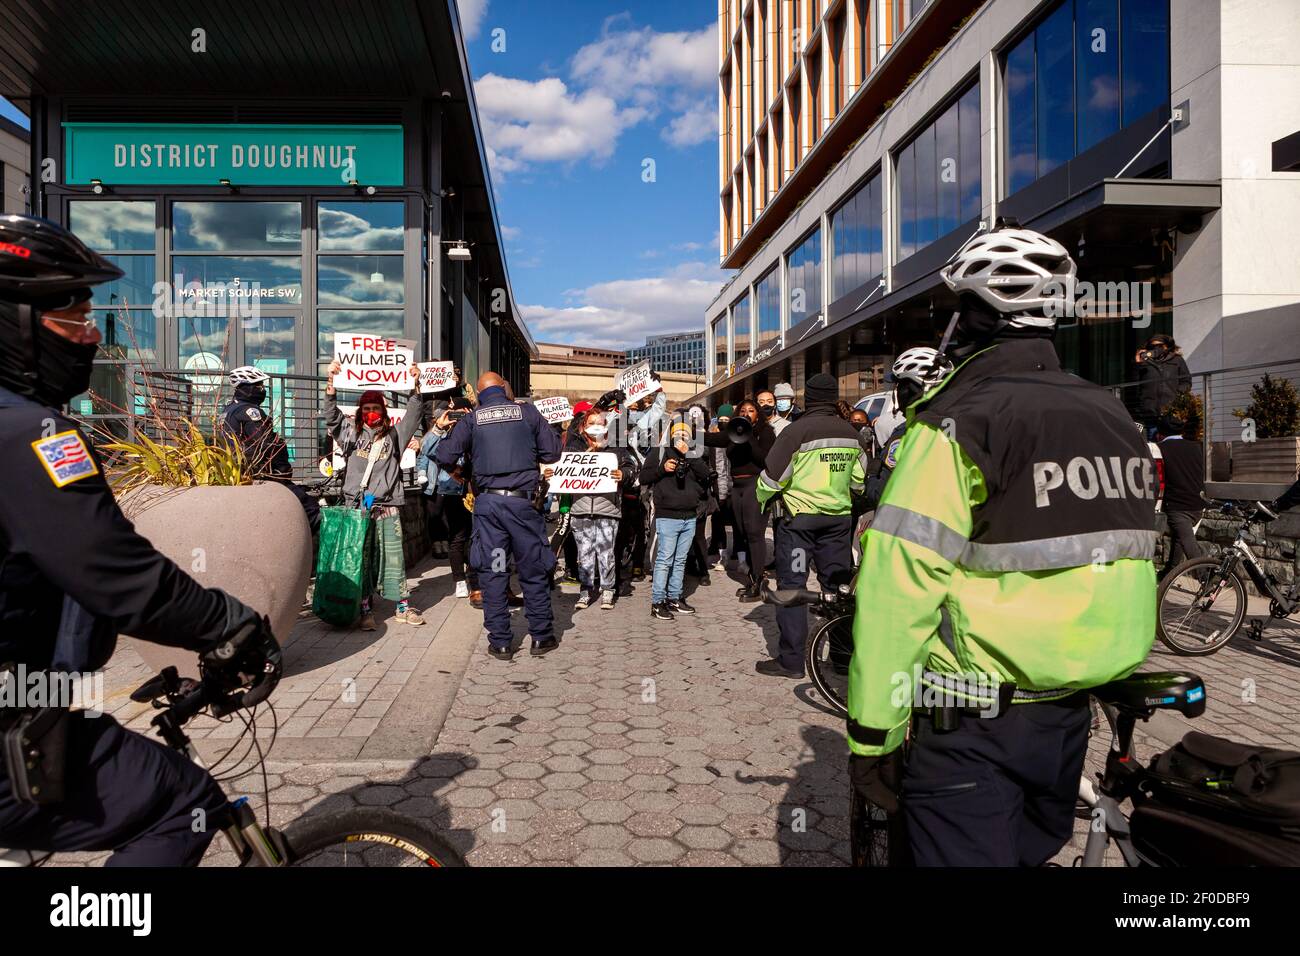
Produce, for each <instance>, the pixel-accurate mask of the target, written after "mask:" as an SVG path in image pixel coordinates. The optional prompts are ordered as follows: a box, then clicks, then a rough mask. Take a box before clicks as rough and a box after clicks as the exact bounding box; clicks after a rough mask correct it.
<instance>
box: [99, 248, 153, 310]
mask: <svg viewBox="0 0 1300 956" xmlns="http://www.w3.org/2000/svg"><path fill="white" fill-rule="evenodd" d="M104 258H106V259H108V261H109V262H111V263H113V265H115V266H117V267H118V268H119V269H121V270H122V271H123V272H124V273H126V274H125V275H124V276H122V278H120V279H114V280H113V281H112V282H104V283H101V284H100V285H97V286H92V287H91V299H90V302H91V304H92V305H132V306H142V305H147V306H150V307H152V306H153V300H154V294H153V284H154V281H155V278H154V257H153V256H105V257H104Z"/></svg>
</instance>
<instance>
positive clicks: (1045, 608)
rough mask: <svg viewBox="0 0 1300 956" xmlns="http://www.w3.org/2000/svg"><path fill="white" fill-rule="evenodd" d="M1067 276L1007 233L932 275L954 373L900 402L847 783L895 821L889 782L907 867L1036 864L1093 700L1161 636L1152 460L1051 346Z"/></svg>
mask: <svg viewBox="0 0 1300 956" xmlns="http://www.w3.org/2000/svg"><path fill="white" fill-rule="evenodd" d="M1074 271H1075V267H1074V262H1073V261H1072V260H1071V259H1070V256H1069V254H1068V253H1067V252H1066V251H1065V249H1064V247H1062V246H1061V244H1060V243H1058V242H1056V241H1054V240H1052V239H1050V238H1048V237H1047V236H1044V235H1041V234H1040V233H1037V232H1033V231H1031V230H1026V229H1020V228H1018V227H1015V226H1011V225H1007V224H1005V223H1002V222H999V223H998V225H996V226H995V227H994V229H993V230H991V231H989V232H987V233H983V234H980V235H977V236H975V237H974V238H972V239H971V240H970V241H969V242H967V243H966V245H965V246H963V247H962V248H961V249H960V250H959V251H958V252H957V254H956V255H955V256H954V257H953V260H952V261H951V262H950V264H948V265H947V266H945V267H944V268H943V270H942V271H941V273H940V274H941V275H942V277H943V279H944V281H945V282H946V283H947V284H948V286H949V288H951V289H953V290H954V291H955V292H956V293H957V294H958V296H959V311H958V312H957V313H956V314H955V315H954V320H953V328H954V333H953V339H952V341H953V342H954V343H956V345H955V347H954V348H952V349H948V350H946V354H949V355H951V356H953V358H954V359H959V360H964V361H962V363H961V364H960V365H958V367H957V369H956V371H955V372H953V374H952V375H951V376H950V377H949V378H948V379H947V380H946V381H945V382H944V383H943V384H942V385H941V386H940V387H938V388H935V389H932V390H931V391H929V392H928V393H926V395H925V396H924V397H923V398H921V400H920V401H918V402H916V403H915V404H913V405H912V406H911V407H910V408H908V409H907V418H908V419H909V426H908V429H907V432H906V433H905V435H904V437H903V442H902V445H901V446H900V447H899V450H898V467H897V468H896V469H895V471H894V474H893V477H892V478H891V479H890V481H889V484H888V486H887V487H886V488H885V492H884V496H883V497H882V499H881V502H880V506H879V508H878V509H877V510H876V517H875V520H874V522H873V523H872V526H871V529H870V530H869V531H868V532H867V533H866V535H865V537H864V544H863V554H862V565H861V569H860V571H859V584H858V588H857V611H856V614H855V616H854V622H853V637H854V651H853V658H852V662H851V665H850V668H849V686H848V708H849V719H848V742H849V748H850V749H851V750H852V752H853V757H852V758H851V760H850V776H851V778H852V780H853V784H854V788H855V790H856V792H857V794H858V796H859V800H860V801H861V800H868V801H871V802H873V803H875V804H877V805H879V806H882V807H884V808H885V809H887V810H894V809H897V806H898V801H897V798H896V793H897V790H898V782H899V776H900V769H901V789H902V793H903V796H904V799H903V800H902V808H903V817H904V819H905V821H906V829H907V835H908V839H907V842H908V844H909V846H910V849H911V852H912V855H913V857H914V859H915V862H916V863H918V864H921V865H956V866H975V865H985V866H1016V865H1026V866H1039V865H1041V864H1043V863H1044V862H1046V861H1047V860H1050V859H1051V858H1052V856H1053V855H1054V854H1055V853H1057V852H1058V851H1059V850H1060V848H1061V847H1062V846H1063V845H1064V844H1065V842H1066V840H1068V839H1069V837H1070V834H1071V832H1072V830H1073V823H1074V805H1075V798H1076V796H1077V793H1078V785H1079V776H1080V773H1081V772H1082V769H1083V761H1084V756H1085V751H1086V748H1087V739H1088V725H1089V711H1088V693H1087V689H1088V688H1090V687H1096V686H1098V685H1100V684H1105V683H1106V682H1108V681H1111V680H1114V679H1116V678H1119V677H1123V676H1125V675H1127V674H1129V673H1131V672H1132V671H1133V670H1134V669H1135V668H1136V667H1137V666H1138V665H1139V664H1141V663H1142V661H1143V660H1144V659H1145V658H1146V656H1147V653H1148V651H1149V650H1150V648H1151V643H1152V640H1153V638H1154V636H1155V594H1156V577H1155V571H1154V568H1153V566H1152V557H1153V556H1154V553H1155V546H1156V539H1157V534H1156V531H1155V487H1154V476H1155V469H1154V463H1153V462H1152V460H1151V455H1150V453H1149V452H1148V451H1147V446H1146V442H1145V441H1144V440H1143V437H1142V435H1141V433H1140V432H1139V431H1138V430H1136V429H1134V428H1133V424H1132V421H1131V420H1130V418H1129V415H1128V412H1127V411H1126V410H1125V408H1124V406H1123V405H1122V404H1120V402H1118V401H1117V400H1116V399H1115V397H1114V396H1113V395H1111V394H1110V393H1109V392H1107V391H1106V390H1105V389H1102V388H1099V387H1098V386H1096V385H1093V384H1091V383H1089V382H1086V381H1084V380H1083V379H1080V378H1077V377H1075V376H1073V375H1070V374H1068V373H1067V372H1065V371H1064V370H1062V368H1061V364H1060V360H1059V359H1058V358H1057V354H1056V350H1055V349H1054V348H1053V345H1052V335H1053V333H1054V330H1055V324H1056V323H1055V319H1053V318H1052V317H1051V316H1052V315H1054V314H1056V311H1057V310H1056V308H1055V306H1056V305H1057V297H1059V296H1060V295H1061V294H1062V292H1063V290H1065V289H1069V288H1071V284H1072V280H1073V278H1074ZM868 582H869V583H870V587H868V586H867V584H868ZM914 669H915V670H914ZM913 674H916V675H918V676H919V680H914V679H913V677H911V676H909V675H913ZM900 676H901V680H902V683H901V685H900ZM900 686H901V687H902V688H903V689H904V690H905V691H907V692H906V693H899V689H900ZM913 718H914V719H915V724H914V726H913V729H912V733H911V736H910V739H909V752H908V755H907V761H906V766H905V768H902V767H901V758H900V757H899V754H900V752H901V751H900V747H901V745H902V743H903V738H904V737H905V736H907V735H908V726H909V720H910V719H913ZM858 805H859V806H860V805H861V804H860V803H859V804H858ZM856 811H857V807H855V812H856Z"/></svg>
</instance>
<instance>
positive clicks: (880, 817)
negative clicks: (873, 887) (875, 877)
mask: <svg viewBox="0 0 1300 956" xmlns="http://www.w3.org/2000/svg"><path fill="white" fill-rule="evenodd" d="M849 806H850V811H849V859H850V860H852V863H853V865H854V866H876V867H888V866H889V865H890V856H889V836H890V831H891V830H893V829H896V827H894V826H893V824H892V822H891V821H890V818H889V814H887V813H886V812H885V811H884V810H882V809H881V808H880V807H878V806H876V805H875V804H874V803H872V802H871V801H870V800H868V799H866V798H865V797H863V796H862V795H861V794H859V793H858V792H857V791H856V790H854V789H853V785H852V784H849Z"/></svg>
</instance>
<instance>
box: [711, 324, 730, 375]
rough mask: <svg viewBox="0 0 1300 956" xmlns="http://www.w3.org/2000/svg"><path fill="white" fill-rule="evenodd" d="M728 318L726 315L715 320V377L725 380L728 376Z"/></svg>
mask: <svg viewBox="0 0 1300 956" xmlns="http://www.w3.org/2000/svg"><path fill="white" fill-rule="evenodd" d="M727 365H728V362H727V316H726V313H723V314H722V315H720V316H718V317H717V318H716V319H714V320H713V377H714V379H715V380H716V379H719V378H723V377H725V376H726V374H727Z"/></svg>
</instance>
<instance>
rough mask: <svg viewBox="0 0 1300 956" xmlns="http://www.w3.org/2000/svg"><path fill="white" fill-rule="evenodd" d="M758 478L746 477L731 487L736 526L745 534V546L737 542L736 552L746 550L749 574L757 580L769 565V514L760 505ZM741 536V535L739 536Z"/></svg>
mask: <svg viewBox="0 0 1300 956" xmlns="http://www.w3.org/2000/svg"><path fill="white" fill-rule="evenodd" d="M757 484H758V479H757V478H746V479H741V480H739V481H737V482H736V484H735V486H734V487H733V488H732V489H731V508H732V511H733V512H734V514H735V516H736V527H737V528H739V529H740V531H741V532H743V533H744V535H745V541H744V544H745V547H744V548H743V549H742V548H741V547H740V543H739V542H737V544H736V552H737V553H740V551H742V550H743V551H744V552H745V560H746V562H747V563H748V564H749V576H750V578H751V579H753V580H755V581H757V580H758V579H759V578H760V577H762V574H763V569H764V568H765V567H766V566H767V539H766V538H765V537H764V533H765V532H766V531H767V515H765V514H764V513H763V511H762V509H761V508H759V507H758V496H757V494H756V485H757ZM738 537H739V536H738Z"/></svg>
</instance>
